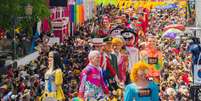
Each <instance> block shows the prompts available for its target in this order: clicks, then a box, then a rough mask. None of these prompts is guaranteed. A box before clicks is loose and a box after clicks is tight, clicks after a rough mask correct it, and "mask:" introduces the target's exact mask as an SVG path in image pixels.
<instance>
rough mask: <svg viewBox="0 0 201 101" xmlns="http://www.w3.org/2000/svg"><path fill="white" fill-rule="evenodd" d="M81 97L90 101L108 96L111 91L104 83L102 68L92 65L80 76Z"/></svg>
mask: <svg viewBox="0 0 201 101" xmlns="http://www.w3.org/2000/svg"><path fill="white" fill-rule="evenodd" d="M80 80H81V82H80V88H79V95H80V96H81V97H83V98H84V99H85V101H88V100H90V99H99V98H101V97H104V93H106V94H108V93H109V90H108V88H107V86H106V85H105V83H104V81H103V76H102V72H101V68H99V67H95V66H93V65H91V64H89V65H87V66H86V68H85V69H84V70H83V71H82V73H81V75H80Z"/></svg>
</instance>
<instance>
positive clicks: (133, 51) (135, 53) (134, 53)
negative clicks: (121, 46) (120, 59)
mask: <svg viewBox="0 0 201 101" xmlns="http://www.w3.org/2000/svg"><path fill="white" fill-rule="evenodd" d="M126 51H127V52H128V54H129V55H128V58H129V64H128V70H129V71H130V70H131V69H132V67H133V64H135V63H137V62H138V61H139V50H138V49H137V48H135V47H126Z"/></svg>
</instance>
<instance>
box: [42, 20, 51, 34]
mask: <svg viewBox="0 0 201 101" xmlns="http://www.w3.org/2000/svg"><path fill="white" fill-rule="evenodd" d="M42 27H43V32H45V33H47V32H49V31H50V26H49V22H48V20H47V19H44V20H43V26H42Z"/></svg>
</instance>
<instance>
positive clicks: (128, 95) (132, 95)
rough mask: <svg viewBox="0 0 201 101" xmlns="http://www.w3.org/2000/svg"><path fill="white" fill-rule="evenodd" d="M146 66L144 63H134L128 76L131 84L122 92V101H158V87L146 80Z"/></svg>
mask: <svg viewBox="0 0 201 101" xmlns="http://www.w3.org/2000/svg"><path fill="white" fill-rule="evenodd" d="M147 73H148V66H147V65H146V63H144V62H138V63H136V64H135V65H134V66H133V68H132V70H131V74H130V79H131V81H132V83H131V84H129V85H127V86H126V88H125V92H124V101H159V95H158V94H159V87H158V85H157V84H156V83H155V82H153V81H149V80H147V78H146V75H147Z"/></svg>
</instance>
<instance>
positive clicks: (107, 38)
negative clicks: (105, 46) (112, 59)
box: [103, 37, 113, 42]
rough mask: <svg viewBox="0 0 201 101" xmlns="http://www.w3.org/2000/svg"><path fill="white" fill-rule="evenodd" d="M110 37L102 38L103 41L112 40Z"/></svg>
mask: <svg viewBox="0 0 201 101" xmlns="http://www.w3.org/2000/svg"><path fill="white" fill-rule="evenodd" d="M112 39H113V38H112V37H105V38H103V42H112Z"/></svg>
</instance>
